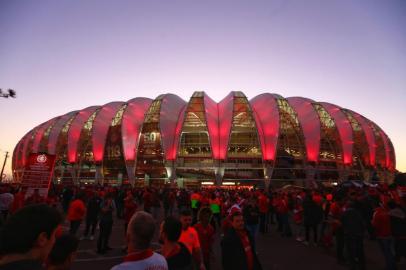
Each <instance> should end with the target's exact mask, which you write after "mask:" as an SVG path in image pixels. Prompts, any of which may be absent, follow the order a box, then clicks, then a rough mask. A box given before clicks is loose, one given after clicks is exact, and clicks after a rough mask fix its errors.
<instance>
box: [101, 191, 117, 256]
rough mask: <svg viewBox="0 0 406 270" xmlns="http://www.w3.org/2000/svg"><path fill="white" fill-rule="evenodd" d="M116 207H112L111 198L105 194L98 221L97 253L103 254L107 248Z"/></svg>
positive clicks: (112, 201) (108, 248)
mask: <svg viewBox="0 0 406 270" xmlns="http://www.w3.org/2000/svg"><path fill="white" fill-rule="evenodd" d="M115 209H116V207H115V205H114V200H113V196H112V195H111V194H109V193H108V194H106V196H105V199H104V200H103V201H102V203H101V210H100V220H99V228H100V232H99V239H98V240H97V253H99V254H105V253H106V252H107V251H108V250H111V247H109V239H110V235H111V230H112V229H113V213H114V211H115Z"/></svg>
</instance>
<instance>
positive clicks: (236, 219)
mask: <svg viewBox="0 0 406 270" xmlns="http://www.w3.org/2000/svg"><path fill="white" fill-rule="evenodd" d="M230 219H231V224H232V228H231V229H229V230H228V231H227V234H226V235H225V236H224V238H223V240H222V241H221V255H222V256H221V257H222V263H223V269H224V270H261V269H262V266H261V264H260V262H259V260H258V257H257V255H256V253H255V247H254V245H253V240H252V237H251V235H250V234H249V233H248V231H247V230H246V229H245V227H244V218H243V215H242V213H241V212H239V211H236V212H234V213H233V214H231V217H230Z"/></svg>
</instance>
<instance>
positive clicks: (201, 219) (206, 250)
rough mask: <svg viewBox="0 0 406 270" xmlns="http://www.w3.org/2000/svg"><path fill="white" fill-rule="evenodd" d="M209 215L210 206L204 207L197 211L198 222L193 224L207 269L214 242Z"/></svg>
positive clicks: (210, 213)
mask: <svg viewBox="0 0 406 270" xmlns="http://www.w3.org/2000/svg"><path fill="white" fill-rule="evenodd" d="M211 217H212V212H211V210H210V208H208V207H204V208H202V209H200V211H199V214H198V223H196V224H195V225H194V226H193V227H194V228H195V229H196V231H197V234H198V236H199V242H200V246H201V250H202V253H203V261H204V265H205V266H206V269H207V270H209V269H210V254H211V251H212V246H213V242H214V228H213V226H211V225H210V219H211Z"/></svg>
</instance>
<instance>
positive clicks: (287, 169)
mask: <svg viewBox="0 0 406 270" xmlns="http://www.w3.org/2000/svg"><path fill="white" fill-rule="evenodd" d="M30 153H48V154H54V155H56V156H57V161H56V166H55V170H54V181H62V182H66V181H68V182H71V183H76V184H77V183H79V182H86V183H107V184H121V183H131V184H137V185H139V184H143V183H146V182H149V183H151V181H152V182H155V183H165V182H169V181H172V182H174V183H175V182H176V183H178V184H179V185H185V184H190V183H200V182H203V181H205V182H207V181H212V182H214V183H217V184H221V183H224V182H233V183H237V184H238V183H258V182H265V183H269V182H271V183H272V181H275V183H278V182H279V183H285V182H291V181H296V183H297V182H299V183H302V184H304V183H306V181H307V182H308V181H342V180H346V179H362V180H365V181H371V180H379V181H385V182H390V181H391V180H392V178H393V174H394V171H395V162H396V161H395V152H394V148H393V145H392V143H391V141H390V139H389V138H388V136H387V135H386V133H385V132H384V131H383V130H382V129H381V128H380V127H378V126H377V125H376V124H375V123H374V122H372V121H370V120H368V119H366V118H365V117H363V116H362V115H360V114H358V113H356V112H353V111H351V110H348V109H344V108H341V107H339V106H337V105H334V104H330V103H325V102H315V101H313V100H310V99H307V98H302V97H289V98H283V97H281V96H279V95H277V94H269V93H264V94H261V95H258V96H256V97H254V98H252V99H251V100H248V99H247V98H246V96H245V95H244V94H243V93H242V92H231V93H230V94H229V95H228V96H226V97H225V98H224V99H223V100H221V101H220V102H218V103H217V102H215V101H213V100H212V99H211V98H210V97H209V96H208V95H206V94H205V93H204V92H195V93H194V94H193V96H192V97H191V98H190V100H189V102H186V101H184V100H183V99H181V98H180V97H178V96H176V95H173V94H164V95H160V96H159V97H157V98H156V99H155V100H151V99H148V98H134V99H132V100H129V101H127V102H111V103H108V104H105V105H103V106H92V107H88V108H85V109H82V110H78V111H73V112H70V113H67V114H65V115H62V116H58V117H55V118H53V119H51V120H48V121H47V122H44V123H42V124H40V125H39V126H37V127H35V128H33V129H32V130H31V131H29V132H28V133H27V134H26V135H25V136H24V137H23V138H22V139H21V140H20V141H19V143H18V144H17V145H16V147H15V149H14V153H13V165H12V166H13V172H14V179H17V181H20V180H21V179H22V178H23V177H24V166H25V164H26V162H27V157H28V155H29V154H30ZM268 180H269V181H268Z"/></svg>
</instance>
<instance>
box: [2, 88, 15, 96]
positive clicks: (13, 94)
mask: <svg viewBox="0 0 406 270" xmlns="http://www.w3.org/2000/svg"><path fill="white" fill-rule="evenodd" d="M16 94H17V93H16V91H14V90H13V89H8V90H7V93H3V91H2V89H1V88H0V97H4V98H9V97H12V98H16Z"/></svg>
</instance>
